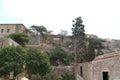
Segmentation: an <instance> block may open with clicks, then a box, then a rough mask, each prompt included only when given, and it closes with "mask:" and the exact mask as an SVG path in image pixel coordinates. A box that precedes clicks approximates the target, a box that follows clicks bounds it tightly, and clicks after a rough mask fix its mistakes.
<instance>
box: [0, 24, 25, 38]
mask: <svg viewBox="0 0 120 80" xmlns="http://www.w3.org/2000/svg"><path fill="white" fill-rule="evenodd" d="M25 30H26V28H25V26H24V25H23V24H0V36H1V37H3V36H7V35H9V34H11V33H22V32H25Z"/></svg>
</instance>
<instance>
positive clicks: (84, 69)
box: [77, 53, 120, 80]
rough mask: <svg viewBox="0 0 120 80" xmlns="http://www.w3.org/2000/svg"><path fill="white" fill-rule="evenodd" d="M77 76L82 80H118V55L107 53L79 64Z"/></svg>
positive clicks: (119, 76) (119, 68) (119, 77)
mask: <svg viewBox="0 0 120 80" xmlns="http://www.w3.org/2000/svg"><path fill="white" fill-rule="evenodd" d="M77 71H78V74H79V75H80V76H81V77H82V78H83V79H84V80H120V54H119V53H109V54H104V55H101V56H98V57H96V58H95V59H94V60H93V61H91V62H86V63H81V64H79V66H78V70H77Z"/></svg>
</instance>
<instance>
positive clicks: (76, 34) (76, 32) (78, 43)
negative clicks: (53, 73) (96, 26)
mask: <svg viewBox="0 0 120 80" xmlns="http://www.w3.org/2000/svg"><path fill="white" fill-rule="evenodd" d="M82 23H83V20H82V18H81V17H78V18H75V20H73V28H72V35H73V39H74V51H75V65H74V70H75V80H77V69H76V68H77V63H78V62H82V59H83V56H82V55H83V53H84V48H85V30H84V25H83V24H82Z"/></svg>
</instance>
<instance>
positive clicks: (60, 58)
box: [49, 47, 73, 65]
mask: <svg viewBox="0 0 120 80" xmlns="http://www.w3.org/2000/svg"><path fill="white" fill-rule="evenodd" d="M49 57H50V61H51V64H52V65H70V64H71V63H72V61H73V55H72V53H70V52H67V51H65V50H64V49H62V47H56V48H55V49H51V50H50V51H49Z"/></svg>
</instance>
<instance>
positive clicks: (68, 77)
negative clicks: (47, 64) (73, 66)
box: [62, 73, 75, 80]
mask: <svg viewBox="0 0 120 80" xmlns="http://www.w3.org/2000/svg"><path fill="white" fill-rule="evenodd" d="M62 80H75V76H74V75H72V74H68V73H66V74H65V75H63V76H62Z"/></svg>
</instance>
